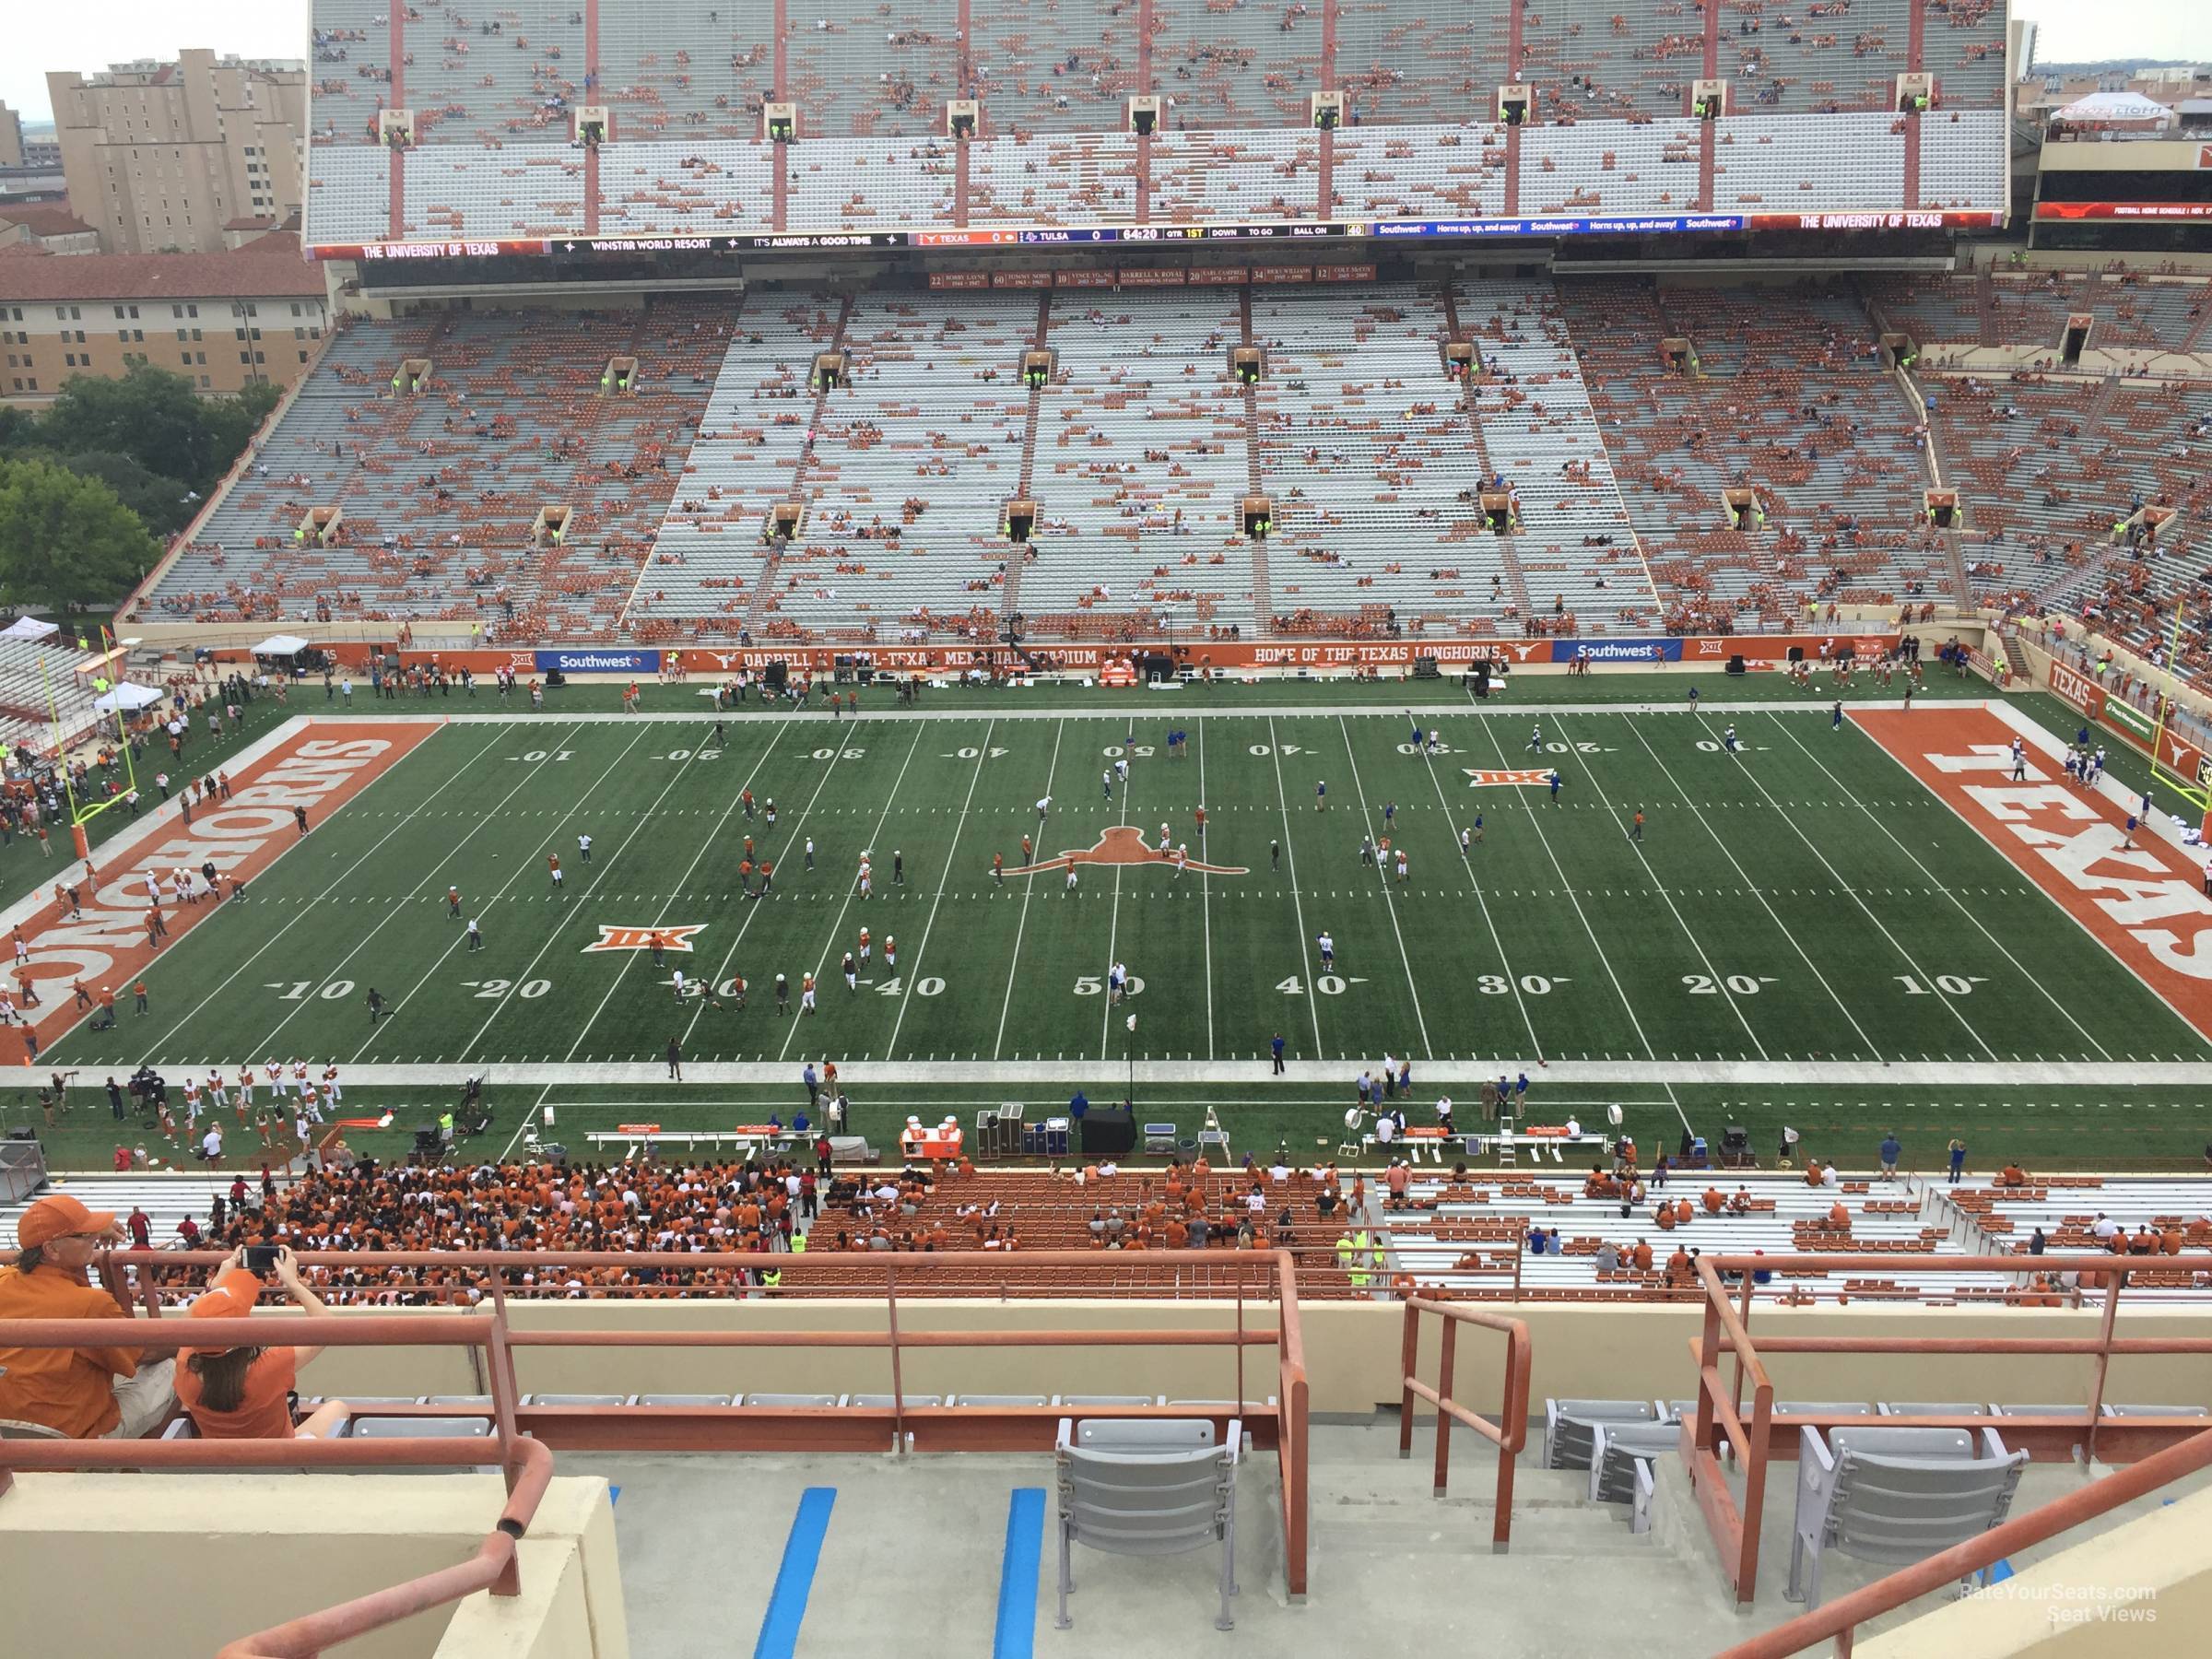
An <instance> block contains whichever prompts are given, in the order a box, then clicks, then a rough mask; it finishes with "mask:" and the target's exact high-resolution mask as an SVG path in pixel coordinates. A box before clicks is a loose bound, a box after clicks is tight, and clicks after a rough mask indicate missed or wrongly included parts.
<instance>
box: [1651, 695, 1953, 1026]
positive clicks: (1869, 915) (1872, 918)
mask: <svg viewBox="0 0 2212 1659" xmlns="http://www.w3.org/2000/svg"><path fill="white" fill-rule="evenodd" d="M1697 724H1698V729H1699V730H1700V731H1702V732H1704V733H1705V734H1706V735H1708V736H1711V735H1712V727H1711V726H1710V725H1707V724H1705V722H1704V721H1703V720H1702V719H1701V718H1700V720H1699V721H1698V723H1697ZM1714 741H1716V742H1717V741H1719V740H1718V739H1717V738H1716V739H1714ZM1646 747H1649V745H1646ZM1736 766H1737V770H1738V771H1741V772H1742V773H1743V775H1744V776H1745V777H1747V778H1748V779H1750V780H1751V787H1752V788H1754V789H1756V790H1758V791H1759V794H1761V795H1762V796H1764V797H1765V799H1766V803H1767V805H1768V806H1771V807H1772V808H1773V809H1774V816H1775V817H1776V818H1780V819H1781V820H1782V821H1783V823H1785V824H1787V825H1788V826H1789V827H1790V833H1792V834H1793V835H1794V836H1795V837H1796V838H1797V839H1798V840H1799V841H1803V842H1804V843H1805V844H1806V848H1807V849H1809V850H1810V851H1811V853H1812V855H1813V856H1814V857H1815V858H1817V859H1818V860H1819V861H1820V864H1821V867H1822V868H1824V869H1825V870H1827V872H1828V873H1829V874H1830V876H1832V877H1835V878H1836V885H1837V886H1838V887H1840V888H1842V889H1843V891H1844V892H1845V893H1846V894H1847V895H1849V897H1850V899H1851V901H1852V902H1853V904H1855V905H1857V906H1858V907H1859V909H1860V910H1861V911H1863V912H1865V916H1866V920H1868V921H1869V922H1871V923H1873V924H1874V925H1875V928H1876V930H1877V932H1879V933H1880V935H1882V937H1883V938H1885V939H1887V940H1888V941H1889V945H1890V948H1892V949H1893V950H1895V951H1896V952H1897V954H1898V955H1899V956H1900V957H1901V958H1903V959H1904V963H1905V966H1906V967H1908V968H1910V969H1912V971H1913V972H1914V973H1915V974H1918V975H1919V976H1920V977H1921V979H1922V981H1923V982H1924V983H1929V984H1933V983H1934V981H1933V980H1932V979H1931V978H1929V976H1928V974H1927V972H1926V971H1925V970H1924V969H1923V968H1922V967H1921V965H1920V964H1919V963H1918V962H1917V961H1915V960H1914V959H1913V957H1912V952H1911V951H1909V950H1907V949H1906V948H1905V947H1904V946H1903V945H1901V944H1900V943H1899V942H1898V937H1897V935H1895V934H1893V933H1891V932H1890V931H1889V929H1888V927H1887V926H1886V925H1884V924H1883V922H1882V919H1881V918H1880V917H1879V916H1877V915H1876V914H1875V913H1874V908H1873V906H1871V905H1869V904H1868V903H1867V902H1866V900H1864V899H1862V898H1860V897H1859V889H1858V888H1855V887H1853V886H1852V885H1851V883H1849V882H1848V881H1846V880H1844V879H1843V872H1842V871H1841V870H1839V869H1837V868H1836V866H1835V865H1832V864H1830V863H1829V861H1828V854H1827V853H1823V852H1821V851H1820V849H1819V847H1818V846H1817V845H1816V844H1815V843H1814V841H1813V838H1812V837H1811V836H1809V835H1807V834H1806V832H1805V831H1804V830H1801V829H1799V828H1798V826H1797V820H1796V818H1795V817H1794V816H1793V815H1792V814H1790V813H1788V812H1786V811H1784V810H1783V808H1782V806H1781V805H1780V803H1778V802H1777V801H1776V800H1775V799H1774V794H1773V792H1772V791H1771V790H1770V789H1769V788H1768V787H1767V785H1766V782H1765V781H1764V780H1763V779H1761V778H1760V777H1759V774H1758V773H1757V772H1755V771H1752V770H1751V769H1750V768H1749V767H1747V766H1745V765H1744V764H1743V763H1742V762H1741V761H1738V762H1737V763H1736ZM1943 1006H1944V1007H1945V1008H1946V1009H1947V1010H1948V1012H1949V1013H1950V1016H1951V1018H1953V1019H1956V1020H1957V1021H1958V1022H1959V1028H1960V1029H1961V1030H1964V1031H1965V1032H1966V1034H1967V1035H1968V1036H1969V1037H1971V1038H1972V1039H1973V1040H1974V1042H1975V1044H1976V1045H1977V1046H1978V1047H1979V1048H1980V1049H1981V1050H1982V1052H1983V1053H1984V1054H1987V1055H1988V1056H1989V1057H1990V1058H1991V1059H1992V1060H1994V1059H1995V1058H1996V1057H1997V1051H1996V1050H1994V1049H1993V1048H1991V1047H1990V1046H1989V1044H1988V1043H1987V1042H1985V1041H1983V1037H1982V1033H1981V1032H1979V1031H1977V1030H1974V1028H1973V1023H1972V1022H1971V1020H1969V1019H1968V1018H1967V1017H1966V1016H1965V1015H1964V1014H1963V1013H1961V1012H1960V1011H1959V1005H1958V1004H1957V1003H1956V1002H1954V1001H1953V1000H1952V999H1951V998H1949V997H1945V998H1944V999H1943Z"/></svg>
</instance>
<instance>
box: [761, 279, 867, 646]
mask: <svg viewBox="0 0 2212 1659" xmlns="http://www.w3.org/2000/svg"><path fill="white" fill-rule="evenodd" d="M852 322H853V295H851V294H847V295H846V296H845V297H844V301H843V303H842V304H841V306H840V307H839V309H838V313H837V327H836V329H835V331H834V332H833V333H832V334H831V335H830V338H829V340H828V342H827V343H826V344H824V346H823V347H821V349H822V350H823V351H842V350H843V349H844V347H845V330H846V328H847V327H848V326H850V325H851V324H852ZM829 412H830V387H829V386H828V385H827V384H825V385H823V386H822V387H820V388H819V389H818V391H817V392H816V393H815V395H814V409H813V412H812V413H811V414H809V415H808V416H807V418H806V447H805V448H804V449H802V450H800V451H799V458H798V463H797V465H794V467H793V468H792V474H791V491H790V493H789V494H788V495H786V496H785V497H784V498H783V499H784V500H788V501H800V502H804V501H805V500H806V499H807V497H806V474H807V472H808V471H809V470H810V469H811V468H812V467H813V465H814V459H815V450H816V446H817V445H818V443H819V442H820V441H821V433H822V423H823V421H824V420H825V419H826V418H827V417H828V415H829ZM783 547H784V544H783V542H782V540H780V539H775V538H771V540H770V542H769V545H768V559H767V561H766V562H765V563H764V564H763V565H762V566H761V567H760V577H759V581H757V582H754V583H753V602H752V605H751V606H750V608H748V609H747V612H746V614H745V628H744V631H746V632H747V633H757V632H759V629H760V625H761V622H762V620H763V619H764V618H766V617H767V615H768V612H769V609H770V606H771V604H772V602H773V601H774V599H775V596H776V573H777V571H778V570H779V568H780V567H781V566H782V562H783Z"/></svg>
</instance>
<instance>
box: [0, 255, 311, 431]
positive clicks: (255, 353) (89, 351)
mask: <svg viewBox="0 0 2212 1659" xmlns="http://www.w3.org/2000/svg"><path fill="white" fill-rule="evenodd" d="M329 318H330V313H329V311H328V309H327V306H326V301H325V299H324V285H323V273H322V271H321V269H320V268H319V267H317V266H315V265H310V264H308V263H307V262H306V261H304V260H302V259H301V258H300V241H299V238H297V237H296V236H292V235H289V234H285V233H279V234H275V235H269V236H264V237H261V238H259V239H258V240H257V241H253V242H251V243H249V244H248V245H247V246H245V247H243V248H241V249H240V250H239V251H238V252H236V253H92V254H86V255H83V256H81V257H77V258H68V259H65V258H57V257H54V256H53V255H51V254H43V253H37V252H31V251H24V252H18V251H13V250H7V249H0V401H5V402H7V403H18V404H40V403H45V402H47V401H49V400H51V399H52V398H53V395H54V394H55V393H56V392H58V391H60V390H61V388H62V386H63V385H64V384H65V383H66V382H68V381H70V380H71V379H73V378H74V377H76V375H79V374H105V375H115V374H122V373H123V372H124V371H126V370H127V369H129V368H130V367H131V366H132V365H133V364H134V363H140V362H144V363H150V364H152V365H153V366H154V367H156V368H158V369H168V370H171V371H174V372H176V373H179V374H182V375H186V376H188V377H189V378H190V379H191V380H192V382H194V385H196V386H197V387H198V388H199V390H200V391H202V392H204V393H206V394H209V395H211V396H212V395H215V394H221V393H227V392H237V391H240V390H241V389H242V388H244V387H245V386H247V385H248V384H250V383H252V382H255V381H271V382H276V383H277V384H278V385H289V384H290V383H291V382H293V381H294V380H296V379H298V378H299V376H300V371H302V370H303V369H304V368H305V367H306V365H307V362H308V359H310V358H311V357H312V356H313V355H314V349H315V343H316V342H317V341H318V340H320V339H321V338H322V337H323V335H324V330H325V329H326V328H327V327H328V326H329Z"/></svg>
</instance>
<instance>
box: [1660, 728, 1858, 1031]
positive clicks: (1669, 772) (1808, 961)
mask: <svg viewBox="0 0 2212 1659" xmlns="http://www.w3.org/2000/svg"><path fill="white" fill-rule="evenodd" d="M1629 730H1630V731H1631V732H1633V733H1635V734H1636V741H1637V742H1638V743H1641V744H1642V745H1643V752H1644V753H1645V754H1647V755H1649V756H1651V758H1652V764H1653V765H1654V766H1656V767H1657V768H1658V769H1659V775H1660V776H1661V777H1663V778H1665V780H1666V786H1667V787H1668V788H1669V789H1671V790H1673V791H1674V792H1675V793H1676V794H1678V795H1682V796H1683V799H1684V801H1685V803H1686V804H1687V805H1688V807H1689V809H1690V811H1691V812H1692V813H1694V814H1696V816H1697V820H1698V822H1699V823H1700V824H1702V825H1703V826H1704V828H1705V833H1706V834H1707V835H1709V836H1711V837H1712V844H1713V845H1714V846H1716V847H1718V848H1719V849H1720V850H1721V856H1722V857H1724V858H1725V859H1726V860H1727V861H1728V865H1729V867H1730V868H1731V869H1733V870H1734V871H1735V873H1736V875H1737V876H1739V877H1742V878H1743V881H1744V885H1745V887H1746V888H1747V889H1748V890H1749V892H1750V894H1751V896H1752V897H1753V898H1754V899H1757V900H1759V908H1760V909H1762V910H1764V911H1765V912H1767V917H1768V919H1769V920H1770V921H1771V922H1772V923H1773V924H1774V927H1775V931H1776V932H1778V933H1780V934H1781V935H1782V936H1783V938H1784V939H1786V940H1788V941H1789V944H1790V948H1791V949H1793V950H1794V951H1795V952H1796V953H1797V959H1798V960H1799V961H1801V962H1803V963H1804V964H1805V965H1806V968H1807V969H1808V970H1809V971H1811V973H1812V976H1813V977H1814V978H1815V979H1816V980H1818V981H1819V982H1820V989H1821V990H1823V991H1825V992H1827V993H1828V999H1829V1001H1830V1002H1832V1003H1834V1004H1835V1005H1836V1006H1837V1007H1838V1008H1839V1009H1841V1011H1842V1015H1843V1018H1845V1019H1847V1020H1849V1021H1850V1022H1851V1029H1852V1030H1854V1031H1856V1032H1857V1033H1858V1034H1859V1041H1860V1042H1862V1043H1863V1044H1865V1049H1866V1052H1867V1053H1869V1054H1871V1055H1873V1056H1874V1057H1875V1058H1876V1059H1877V1060H1879V1059H1880V1058H1881V1057H1882V1047H1881V1044H1880V1043H1878V1042H1877V1041H1874V1039H1873V1038H1872V1037H1870V1036H1868V1035H1867V1033H1866V1028H1865V1026H1863V1025H1861V1024H1860V1023H1859V1019H1858V1016H1857V1015H1855V1014H1853V1012H1852V1011H1851V1006H1850V1005H1849V1004H1848V1003H1846V1002H1845V1001H1844V1000H1843V998H1842V997H1841V995H1839V994H1837V992H1836V988H1835V987H1834V986H1833V985H1831V984H1830V983H1829V982H1828V976H1827V975H1826V974H1825V973H1822V972H1821V971H1820V969H1819V967H1818V964H1816V963H1815V962H1814V960H1813V959H1812V957H1811V955H1810V954H1809V953H1808V952H1807V951H1806V948H1805V947H1804V946H1803V945H1802V944H1800V943H1799V942H1798V939H1797V935H1796V933H1795V931H1794V929H1792V928H1791V927H1790V925H1789V924H1787V923H1785V922H1783V919H1782V917H1781V915H1780V914H1779V913H1778V912H1776V911H1775V909H1774V905H1773V901H1772V900H1770V899H1769V898H1768V897H1767V894H1766V891H1765V889H1763V888H1760V886H1759V883H1757V882H1756V881H1753V880H1752V879H1751V876H1750V872H1748V871H1747V870H1746V869H1745V868H1744V866H1743V865H1741V864H1739V863H1738V862H1737V861H1736V856H1735V851H1734V849H1732V848H1731V847H1730V846H1729V845H1728V843H1727V842H1726V841H1723V840H1722V839H1721V832H1720V831H1719V830H1715V829H1714V828H1713V827H1712V820H1711V819H1710V818H1707V817H1706V816H1705V814H1704V813H1703V811H1701V810H1700V808H1699V806H1698V805H1697V803H1696V802H1694V801H1690V800H1689V799H1688V794H1686V793H1685V792H1684V790H1683V788H1682V785H1681V783H1680V782H1678V781H1677V779H1676V777H1675V772H1674V769H1673V768H1672V767H1670V766H1668V765H1667V763H1666V762H1665V761H1664V760H1662V759H1659V751H1658V750H1656V749H1654V748H1653V747H1652V745H1651V740H1650V739H1649V738H1648V737H1646V736H1645V735H1643V728H1642V727H1641V726H1639V725H1638V724H1636V723H1635V722H1634V721H1633V720H1631V721H1630V722H1629ZM1833 873H1834V872H1833V871H1832V869H1831V871H1830V874H1831V875H1832V874H1833ZM1667 902H1668V903H1669V904H1670V905H1671V904H1672V903H1673V902H1674V901H1673V900H1668V901H1667ZM1705 966H1706V969H1707V971H1712V963H1711V962H1708V963H1706V964H1705ZM1713 983H1714V984H1716V985H1720V986H1721V987H1722V988H1723V989H1724V990H1725V989H1726V983H1727V982H1726V981H1724V980H1723V979H1721V978H1720V977H1719V976H1718V975H1715V976H1714V979H1713ZM1731 996H1733V993H1731Z"/></svg>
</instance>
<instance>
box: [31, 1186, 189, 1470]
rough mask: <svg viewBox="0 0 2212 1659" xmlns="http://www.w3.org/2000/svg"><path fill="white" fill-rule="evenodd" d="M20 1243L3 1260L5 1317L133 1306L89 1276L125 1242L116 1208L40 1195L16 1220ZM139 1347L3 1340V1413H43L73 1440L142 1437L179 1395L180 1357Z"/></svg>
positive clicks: (114, 1315) (97, 1313)
mask: <svg viewBox="0 0 2212 1659" xmlns="http://www.w3.org/2000/svg"><path fill="white" fill-rule="evenodd" d="M16 1238H17V1241H18V1243H20V1244H21V1246H22V1250H21V1253H19V1254H18V1256H17V1257H16V1260H15V1265H13V1266H12V1267H6V1268H0V1319H120V1320H127V1319H129V1318H130V1316H131V1313H130V1310H129V1309H128V1308H127V1307H125V1306H124V1305H123V1304H122V1303H121V1302H119V1301H117V1300H116V1299H115V1298H113V1297H112V1296H110V1295H109V1294H108V1293H107V1292H106V1291H104V1290H99V1289H95V1288H93V1287H92V1286H90V1285H88V1284H87V1283H86V1282H85V1269H86V1267H87V1266H88V1265H90V1263H91V1260H92V1257H93V1255H94V1253H96V1252H97V1251H98V1250H99V1249H100V1246H101V1245H103V1244H107V1243H127V1242H128V1238H127V1236H126V1235H125V1233H124V1230H123V1228H122V1227H121V1226H120V1225H119V1224H118V1223H117V1221H116V1219H115V1217H114V1215H113V1214H112V1212H108V1211H100V1210H89V1209H87V1208H86V1207H85V1206H83V1205H81V1204H79V1203H78V1202H77V1201H76V1199H75V1198H71V1197H68V1196H65V1195H61V1194H57V1195H55V1196H53V1197H51V1198H41V1199H40V1200H39V1201H38V1202H37V1203H36V1204H34V1205H32V1206H30V1207H29V1209H27V1210H25V1211H24V1212H23V1215H22V1218H21V1219H20V1220H18V1222H17V1224H16ZM141 1352H142V1350H141V1349H138V1348H135V1347H77V1348H63V1347H0V1418H16V1419H18V1421H21V1422H27V1423H43V1424H44V1425H45V1426H46V1427H47V1428H49V1429H54V1430H60V1431H61V1433H63V1434H64V1435H65V1436H67V1437H68V1438H69V1439H71V1440H91V1439H95V1438H122V1439H136V1438H137V1437H139V1436H141V1435H144V1434H146V1433H147V1432H148V1431H150V1430H153V1429H154V1428H155V1427H157V1426H158V1425H159V1423H160V1422H161V1420H162V1419H163V1418H166V1417H167V1416H168V1415H169V1411H170V1407H171V1406H174V1405H175V1404H176V1394H175V1392H174V1389H173V1378H174V1376H175V1373H176V1361H175V1360H173V1359H168V1358H161V1359H147V1360H146V1361H145V1362H143V1363H142V1362H141V1360H140V1354H141Z"/></svg>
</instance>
